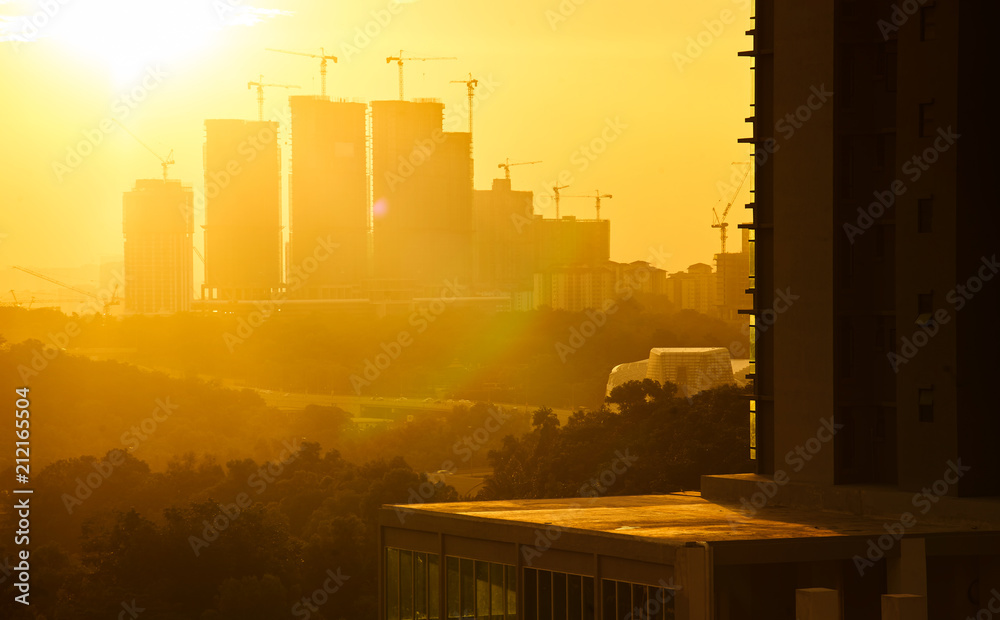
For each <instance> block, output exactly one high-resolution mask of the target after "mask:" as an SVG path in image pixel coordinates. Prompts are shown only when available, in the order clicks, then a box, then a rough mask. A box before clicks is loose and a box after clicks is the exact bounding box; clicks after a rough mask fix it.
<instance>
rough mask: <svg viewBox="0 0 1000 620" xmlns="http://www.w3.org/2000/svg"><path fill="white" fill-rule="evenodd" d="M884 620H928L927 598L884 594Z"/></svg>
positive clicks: (912, 595) (914, 595) (913, 595)
mask: <svg viewBox="0 0 1000 620" xmlns="http://www.w3.org/2000/svg"><path fill="white" fill-rule="evenodd" d="M882 620H927V597H926V596H918V595H916V594H883V595H882Z"/></svg>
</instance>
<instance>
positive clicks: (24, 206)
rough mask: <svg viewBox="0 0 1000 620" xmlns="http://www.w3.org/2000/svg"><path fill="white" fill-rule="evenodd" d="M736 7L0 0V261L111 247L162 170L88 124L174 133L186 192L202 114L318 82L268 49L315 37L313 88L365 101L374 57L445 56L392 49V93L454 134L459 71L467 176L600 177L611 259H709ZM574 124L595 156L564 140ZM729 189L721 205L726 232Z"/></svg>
mask: <svg viewBox="0 0 1000 620" xmlns="http://www.w3.org/2000/svg"><path fill="white" fill-rule="evenodd" d="M46 7H47V8H46ZM389 9H392V10H391V11H390V10H389ZM749 17H750V6H749V2H748V1H747V0H735V1H734V0H699V1H698V2H689V1H687V0H683V1H682V0H629V1H627V2H610V1H608V0H562V1H561V2H560V1H559V0H550V1H545V0H504V1H503V2H497V1H491V2H485V1H481V0H415V1H412V2H406V3H398V4H397V3H390V2H386V1H384V0H377V1H367V0H352V1H351V2H346V1H330V0H323V1H317V0H313V1H311V2H306V1H305V0H255V4H253V6H251V3H250V0H247V1H246V2H241V1H240V0H46V1H44V2H37V1H18V0H0V85H2V89H3V91H2V92H3V94H2V97H0V119H2V121H0V122H2V124H3V141H2V144H0V189H2V199H3V210H2V219H0V269H2V271H3V272H4V274H3V276H6V275H7V273H8V272H9V271H10V269H9V265H12V264H24V265H34V266H37V267H41V268H45V267H61V266H72V265H76V264H80V263H88V262H97V261H98V260H99V258H100V257H102V256H106V255H120V254H121V253H122V223H121V214H122V207H121V204H122V192H123V191H126V190H128V189H129V188H130V187H131V186H132V184H133V182H134V180H135V179H136V178H155V177H158V176H159V175H160V174H161V169H160V165H159V162H158V161H157V160H156V158H155V157H154V156H153V155H151V154H150V153H149V152H148V151H146V150H145V149H144V148H143V147H142V146H141V145H139V144H138V143H137V142H136V141H135V140H134V139H133V138H131V137H130V136H128V135H127V134H126V133H125V132H124V131H122V130H121V129H120V128H118V127H117V126H114V125H112V127H113V129H112V130H111V131H110V132H107V133H105V131H104V130H102V123H103V126H104V127H108V121H109V119H111V118H118V119H120V120H121V121H122V122H123V123H124V124H125V125H126V126H127V127H129V129H131V130H132V131H133V132H134V133H135V134H137V135H138V136H139V137H141V138H142V140H143V141H144V142H146V143H147V144H149V145H150V146H152V147H153V148H154V149H156V150H158V151H160V152H161V153H162V154H166V153H167V152H168V151H170V150H171V149H173V151H174V159H175V160H176V162H177V163H176V164H175V165H174V166H172V167H171V171H170V176H171V178H180V179H181V180H183V181H184V182H185V183H187V184H190V185H193V186H194V187H195V188H196V190H199V189H200V188H201V187H202V186H203V176H202V175H203V169H202V145H203V136H204V128H203V121H204V119H206V118H247V119H253V118H255V117H256V114H257V104H256V96H255V93H254V92H252V91H249V90H248V89H247V82H248V81H249V80H256V79H257V76H258V75H259V74H263V75H264V78H265V81H267V82H280V83H285V84H296V85H299V86H301V87H302V88H301V89H300V90H292V91H288V90H283V89H271V90H268V91H267V92H266V93H265V95H266V98H267V99H266V102H265V115H266V116H268V117H270V118H272V119H280V118H281V117H282V115H283V114H286V112H283V110H287V96H288V94H318V93H319V89H320V84H319V63H318V61H314V60H312V59H308V58H299V57H296V56H289V55H285V54H276V53H272V52H267V51H265V48H267V47H274V48H282V49H290V50H301V51H318V49H319V48H320V47H324V48H325V49H326V52H327V53H331V54H335V55H337V56H339V57H340V62H339V63H337V64H333V63H331V64H330V65H329V75H328V91H329V94H330V95H331V96H333V97H343V98H350V99H357V100H366V101H371V100H379V99H394V98H396V97H397V90H398V86H397V68H396V65H395V63H393V64H386V60H385V59H386V56H389V55H397V54H398V52H399V51H400V49H402V50H404V51H405V53H406V54H407V55H411V56H456V57H458V60H453V61H434V62H412V63H408V64H407V65H406V67H405V80H406V93H405V94H406V97H407V98H416V97H435V98H439V99H441V100H443V101H444V102H445V104H446V106H447V108H446V117H447V119H448V120H447V124H446V129H451V130H456V131H462V130H465V128H466V126H467V125H466V123H467V120H466V118H467V117H466V116H465V113H464V107H465V95H466V91H465V86H464V85H461V84H451V83H449V81H450V80H458V79H462V78H464V77H465V76H466V75H467V74H468V73H470V72H471V73H472V75H473V77H476V78H478V79H479V80H480V89H479V97H478V99H479V102H478V104H477V108H476V110H475V133H474V148H475V159H476V187H477V188H478V189H487V188H489V187H490V183H491V179H493V178H494V177H496V176H497V175H498V173H499V174H502V171H500V170H498V169H497V163H499V162H501V161H503V160H504V158H506V157H509V158H510V159H511V161H531V160H542V161H543V163H541V164H537V165H532V166H519V167H517V168H514V169H513V170H512V177H513V183H514V188H515V189H523V190H533V191H535V192H536V205H540V206H541V205H548V204H549V201H547V200H545V199H544V198H539V196H538V194H539V193H543V192H549V188H550V187H551V185H552V184H553V182H554V181H555V180H556V179H557V178H559V175H560V173H562V174H563V175H566V174H569V175H571V176H572V183H571V185H572V187H571V189H567V190H564V193H566V194H570V193H572V194H577V193H579V194H584V193H592V192H593V191H594V190H595V189H600V190H601V192H602V193H610V194H613V195H614V198H613V199H611V200H605V201H603V202H602V210H601V215H602V217H606V218H608V219H611V220H612V246H611V254H612V259H613V260H619V261H631V260H644V259H648V258H649V256H650V248H655V249H657V250H660V248H662V250H660V251H662V252H665V253H667V254H669V258H668V259H667V260H666V262H665V263H661V264H660V266H661V267H665V268H666V269H668V270H669V271H677V270H681V269H685V268H686V267H687V266H688V265H689V264H691V263H695V262H711V259H712V254H713V253H714V252H718V247H719V238H718V231H717V230H715V229H712V228H710V226H709V225H710V223H711V219H712V207H713V206H715V205H716V204H717V202H718V200H719V197H720V189H719V183H720V182H724V181H726V180H727V179H728V178H729V176H730V174H731V172H732V170H733V167H732V166H731V162H734V161H739V160H742V161H747V160H748V159H749V148H748V147H747V145H741V144H737V142H736V140H737V138H739V137H743V136H748V135H750V126H749V125H748V124H746V123H744V121H743V119H744V118H745V117H747V116H750V115H751V113H752V108H751V107H750V103H751V96H752V93H751V71H750V69H749V67H750V61H749V60H748V59H746V58H740V57H737V52H738V51H739V50H742V49H748V48H749V47H750V46H751V40H750V38H749V37H746V36H745V35H744V32H745V31H746V30H747V29H749V28H751V27H752V26H751V23H752V22H751V20H750V18H749ZM725 22H729V23H725ZM713 31H714V32H713ZM18 39H30V40H28V41H27V42H22V41H20V40H18ZM487 84H489V86H488V85H487ZM490 90H492V92H490ZM458 106H462V107H461V109H459V108H458ZM602 134H603V135H604V137H605V138H609V137H613V138H614V140H613V141H611V142H609V143H605V142H603V139H602ZM88 135H89V136H90V142H96V144H95V145H93V147H92V148H89V146H90V145H89V144H88V143H87V142H85V140H86V136H88ZM595 139H596V140H598V142H597V144H595V146H596V147H597V148H598V149H602V147H606V148H605V149H603V152H602V153H600V154H593V155H592V156H591V157H587V156H586V155H585V154H583V153H582V152H581V151H579V149H580V147H586V146H587V145H588V144H590V143H591V141H593V140H595ZM286 141H287V136H285V137H284V138H283V142H286ZM81 143H82V144H81ZM73 151H76V153H82V154H83V156H82V157H80V158H77V157H75V153H74V152H73ZM90 151H92V152H90ZM283 151H284V152H283V154H284V155H285V156H287V154H288V147H287V143H286V144H285V146H284V149H283ZM88 153H89V154H88ZM286 159H287V157H286ZM285 172H287V169H286V170H285ZM60 177H61V178H60ZM564 178H565V176H564ZM283 185H284V188H285V193H286V197H285V202H286V203H287V177H286V178H285V180H284V181H283ZM747 200H748V194H747V193H746V191H744V192H743V193H742V195H741V197H740V199H739V201H738V204H737V205H735V206H734V207H733V209H732V211H731V213H730V216H729V221H730V222H732V224H733V225H732V227H731V235H732V237H731V238H732V240H733V243H734V244H738V241H737V239H738V235H739V233H738V231H737V229H736V227H735V225H736V224H737V223H739V222H741V221H745V220H746V219H747V214H746V211H745V209H743V203H744V202H746V201H747ZM723 202H725V201H723ZM722 206H724V205H722ZM720 210H721V206H720ZM543 212H544V213H545V214H546V216H547V217H551V216H552V215H553V209H552V208H551V207H549V208H547V209H546V210H545V211H543ZM562 213H563V214H564V215H578V216H581V217H593V215H594V208H593V201H590V200H582V199H575V200H571V199H566V200H564V201H563V202H562ZM202 221H203V220H198V221H196V223H197V224H200V223H202ZM285 222H286V224H287V212H286V217H285ZM201 243H202V239H201V234H200V229H199V232H198V233H197V234H196V239H195V244H196V246H198V247H201ZM731 247H732V248H738V245H733V246H731ZM201 275H202V274H201V265H200V263H197V261H196V277H195V280H196V283H197V282H200V281H201Z"/></svg>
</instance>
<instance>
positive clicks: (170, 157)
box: [113, 118, 174, 181]
mask: <svg viewBox="0 0 1000 620" xmlns="http://www.w3.org/2000/svg"><path fill="white" fill-rule="evenodd" d="M113 120H114V121H115V122H116V123H118V126H119V127H121V128H122V129H124V130H125V133H127V134H128V135H130V136H132V137H133V138H134V139H135V141H136V142H138V143H139V144H141V145H143V146H144V147H146V150H147V151H149V152H150V153H152V154H153V157H155V158H157V159H159V160H160V166H162V167H163V180H164V181H166V180H167V168H168V167H170V166H171V165H173V164H174V150H173V149H170V152H169V153H167V156H166V157H161V156H160V154H159V153H157V152H156V151H154V150H153V147H151V146H149V145H148V144H146V143H145V142H143V141H142V140H140V139H139V136H137V135H135V134H134V133H132V132H131V131H129V128H128V127H126V126H125V125H123V124H122V123H121V121H119V120H118V119H117V118H116V119H113Z"/></svg>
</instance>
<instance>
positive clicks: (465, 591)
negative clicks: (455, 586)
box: [461, 558, 476, 618]
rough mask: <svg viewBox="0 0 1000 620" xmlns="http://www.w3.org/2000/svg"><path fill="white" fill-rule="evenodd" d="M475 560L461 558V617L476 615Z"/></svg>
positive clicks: (473, 616)
mask: <svg viewBox="0 0 1000 620" xmlns="http://www.w3.org/2000/svg"><path fill="white" fill-rule="evenodd" d="M475 564H476V563H475V562H474V561H472V560H467V559H465V558H462V560H461V572H462V617H463V618H475V617H476V574H475Z"/></svg>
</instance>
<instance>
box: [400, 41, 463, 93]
mask: <svg viewBox="0 0 1000 620" xmlns="http://www.w3.org/2000/svg"><path fill="white" fill-rule="evenodd" d="M394 60H395V61H396V64H397V65H399V100H400V101H402V100H403V61H404V60H458V58H455V57H454V56H434V57H430V58H416V57H413V56H403V50H399V56H389V57H388V58H386V59H385V62H386V64H389V63H390V62H392V61H394Z"/></svg>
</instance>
